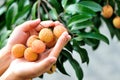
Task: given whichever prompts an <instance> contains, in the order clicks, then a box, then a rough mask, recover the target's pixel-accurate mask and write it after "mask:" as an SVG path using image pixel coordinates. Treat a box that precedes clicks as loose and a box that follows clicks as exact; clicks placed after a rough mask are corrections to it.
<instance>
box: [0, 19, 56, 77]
mask: <svg viewBox="0 0 120 80" xmlns="http://www.w3.org/2000/svg"><path fill="white" fill-rule="evenodd" d="M39 24H41V25H43V26H44V27H49V26H54V25H55V22H53V21H41V22H40V20H39V19H37V20H31V21H26V22H25V23H23V24H21V25H19V26H17V27H16V28H15V29H14V30H13V32H12V34H11V35H10V37H9V39H8V42H7V44H6V46H5V47H4V48H2V49H1V50H0V53H2V54H0V66H1V67H0V75H2V74H3V73H4V71H5V70H6V69H7V68H8V66H9V64H10V63H11V61H12V60H14V58H13V57H12V56H11V48H12V46H13V45H14V44H18V43H20V44H24V45H25V43H26V40H27V38H28V37H29V36H30V35H33V34H38V31H40V29H41V28H42V27H41V26H39Z"/></svg>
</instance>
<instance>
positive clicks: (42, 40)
mask: <svg viewBox="0 0 120 80" xmlns="http://www.w3.org/2000/svg"><path fill="white" fill-rule="evenodd" d="M64 31H67V29H66V28H65V27H64V26H61V25H58V26H54V27H49V28H45V27H44V28H42V29H41V30H40V31H39V34H38V35H31V36H30V37H29V38H28V40H27V42H26V45H24V44H15V45H14V46H13V47H12V50H11V52H12V55H13V56H14V57H15V58H24V59H25V60H27V61H29V62H33V61H37V60H38V58H39V55H40V54H44V52H45V51H46V50H47V49H50V48H52V47H54V45H55V44H56V42H57V40H58V38H59V37H60V36H61V34H62V33H63V32H64ZM55 68H56V65H53V66H52V67H51V69H50V70H51V71H52V72H53V71H55ZM51 71H48V73H52V72H51Z"/></svg>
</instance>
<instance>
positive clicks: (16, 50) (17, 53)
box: [11, 44, 26, 58]
mask: <svg viewBox="0 0 120 80" xmlns="http://www.w3.org/2000/svg"><path fill="white" fill-rule="evenodd" d="M25 49H26V47H25V46H24V45H23V44H15V45H14V46H13V47H12V50H11V52H12V55H13V56H14V57H15V58H21V57H23V56H24V51H25Z"/></svg>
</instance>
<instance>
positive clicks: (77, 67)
mask: <svg viewBox="0 0 120 80" xmlns="http://www.w3.org/2000/svg"><path fill="white" fill-rule="evenodd" d="M62 54H63V55H64V56H66V57H67V58H68V60H69V62H70V64H71V65H72V67H73V69H74V70H75V73H76V76H77V78H78V80H82V79H83V71H82V69H81V67H80V65H79V63H78V62H77V61H76V60H75V59H73V57H72V56H71V54H70V53H69V52H68V51H67V50H62Z"/></svg>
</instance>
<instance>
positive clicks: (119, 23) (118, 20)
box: [113, 16, 120, 28]
mask: <svg viewBox="0 0 120 80" xmlns="http://www.w3.org/2000/svg"><path fill="white" fill-rule="evenodd" d="M113 25H114V26H115V27H116V28H120V17H119V16H117V17H115V18H114V19H113Z"/></svg>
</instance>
